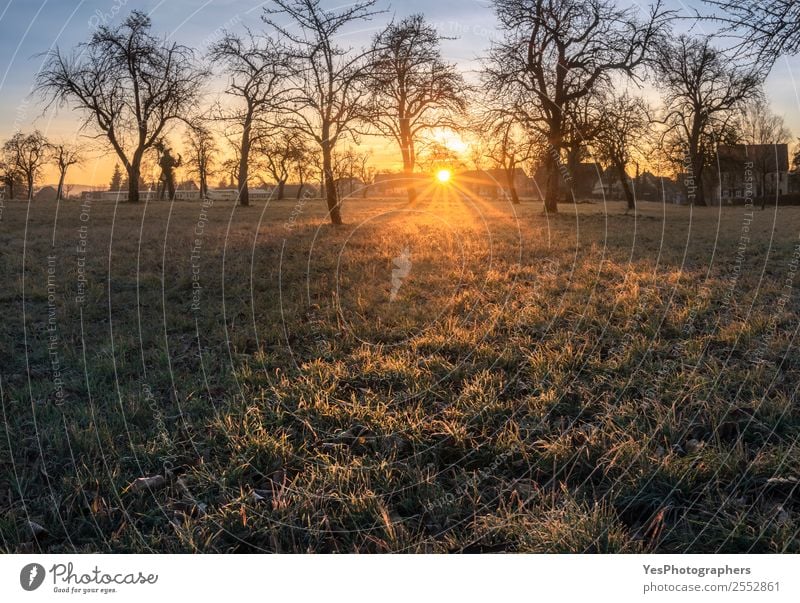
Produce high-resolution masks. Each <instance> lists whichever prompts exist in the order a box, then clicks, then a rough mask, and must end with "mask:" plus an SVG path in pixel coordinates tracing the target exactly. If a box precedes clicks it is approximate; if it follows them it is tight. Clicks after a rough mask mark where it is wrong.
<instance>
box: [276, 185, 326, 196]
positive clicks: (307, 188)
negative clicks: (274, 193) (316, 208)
mask: <svg viewBox="0 0 800 603" xmlns="http://www.w3.org/2000/svg"><path fill="white" fill-rule="evenodd" d="M318 196H319V189H318V188H317V187H315V186H311V185H310V184H303V185H302V186H300V185H299V184H286V185H284V187H283V198H284V199H300V198H301V197H306V198H309V199H310V198H312V197H318Z"/></svg>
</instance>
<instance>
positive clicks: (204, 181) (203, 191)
mask: <svg viewBox="0 0 800 603" xmlns="http://www.w3.org/2000/svg"><path fill="white" fill-rule="evenodd" d="M207 196H208V178H207V176H206V172H205V169H201V170H200V199H205V198H206V197H207Z"/></svg>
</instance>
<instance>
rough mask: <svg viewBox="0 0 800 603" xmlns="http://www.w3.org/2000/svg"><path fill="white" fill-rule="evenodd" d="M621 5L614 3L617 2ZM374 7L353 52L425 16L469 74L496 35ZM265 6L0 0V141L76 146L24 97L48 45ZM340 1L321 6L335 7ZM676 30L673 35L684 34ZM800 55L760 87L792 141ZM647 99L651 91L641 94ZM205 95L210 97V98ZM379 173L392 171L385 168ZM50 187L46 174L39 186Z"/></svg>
mask: <svg viewBox="0 0 800 603" xmlns="http://www.w3.org/2000/svg"><path fill="white" fill-rule="evenodd" d="M627 1H629V0H622V2H621V3H625V2H627ZM379 3H380V7H381V8H386V9H387V10H388V13H387V14H386V15H383V16H381V17H378V18H377V19H376V20H375V21H373V22H371V23H366V24H364V25H363V26H360V27H359V28H358V29H356V30H354V31H350V32H348V33H347V35H346V38H347V39H348V41H350V42H351V43H352V44H353V45H355V46H361V45H363V44H366V43H367V42H368V40H369V39H370V38H371V36H372V35H373V34H374V32H375V31H376V29H378V28H380V27H382V26H383V25H385V23H386V21H388V19H389V18H390V16H392V15H395V16H397V17H398V18H400V17H404V16H407V15H410V14H413V13H417V12H421V13H423V14H425V16H426V18H427V20H428V21H429V22H430V23H432V24H433V25H434V26H435V27H436V28H437V29H438V30H439V32H440V33H441V34H442V35H443V36H447V37H449V38H454V39H448V40H445V41H444V42H443V44H442V46H443V54H444V56H445V58H446V59H447V60H449V61H451V62H454V63H457V64H458V65H459V66H460V67H461V68H462V69H463V70H465V71H467V72H469V71H471V70H474V69H475V68H476V60H477V58H478V57H479V56H480V55H481V54H482V53H483V52H484V51H485V50H486V49H487V48H488V46H489V45H490V43H491V39H492V38H493V37H495V36H496V35H497V33H496V28H495V18H494V14H493V12H492V9H491V4H490V2H488V1H486V0H393V1H392V2H389V1H386V2H383V1H382V0H379ZM269 4H271V2H270V0H267V1H262V0H0V140H4V139H5V138H7V137H8V136H10V135H11V134H12V133H13V132H15V131H16V130H18V129H21V130H23V131H29V130H32V129H33V128H39V129H40V130H42V132H44V133H45V135H46V136H48V137H49V138H51V139H54V140H64V141H71V140H77V138H76V136H78V135H79V133H78V131H77V128H78V124H79V123H80V120H79V117H78V116H77V115H76V114H75V113H73V112H72V111H70V110H69V109H66V108H65V109H61V110H60V111H58V112H47V113H46V114H45V113H44V108H43V106H42V104H41V103H40V102H39V100H38V99H37V98H35V97H32V96H31V91H32V85H33V81H34V77H35V74H36V72H37V71H38V69H39V68H40V67H41V64H42V60H43V58H42V56H41V53H43V52H46V51H48V50H49V49H51V48H53V47H54V46H59V47H60V48H61V49H67V50H68V49H71V48H72V47H74V46H75V45H77V44H78V43H80V42H83V41H86V40H87V39H88V37H89V36H90V35H91V32H92V30H93V29H94V28H95V27H97V26H98V24H102V23H105V24H109V25H113V24H116V23H119V22H120V20H121V19H123V18H124V17H125V16H126V15H127V14H128V13H129V12H130V11H131V10H133V9H138V10H143V11H145V12H147V13H148V14H150V15H151V17H152V19H153V23H154V30H155V31H156V32H159V33H162V34H166V35H168V36H170V37H171V38H173V39H174V40H176V41H178V42H180V43H183V44H186V45H189V46H192V47H194V48H196V49H197V50H199V51H200V52H201V53H202V52H204V51H205V50H206V49H207V48H208V46H209V45H210V44H211V43H213V42H214V41H215V40H216V39H217V38H218V37H219V35H220V32H221V31H222V29H228V30H230V31H233V32H236V31H241V30H242V28H243V27H244V26H245V25H246V26H249V27H252V28H257V27H259V26H260V25H261V19H260V15H261V13H262V10H263V7H264V6H268V5H269ZM341 4H342V0H333V1H327V0H323V6H325V7H336V6H339V5H341ZM667 5H668V7H669V8H673V9H675V10H676V11H677V12H678V14H681V15H689V14H691V11H692V9H693V8H695V7H697V6H699V5H700V4H699V1H698V0H687V1H686V2H682V1H680V0H667ZM686 23H687V25H685V26H684V25H680V24H679V25H678V28H681V27H688V26H689V25H688V21H687V22H686ZM797 85H800V56H797V57H788V58H784V59H780V60H779V62H778V63H777V64H776V65H775V67H774V69H773V71H772V73H771V74H770V77H769V79H768V80H767V83H766V92H767V96H768V97H769V99H770V101H771V103H772V107H773V110H774V111H775V112H776V113H778V114H779V115H782V116H783V117H784V118H785V120H786V124H787V126H788V127H789V129H790V130H791V131H792V133H793V134H794V135H795V136H800V111H799V110H798V109H800V95H799V94H798V89H797ZM648 94H652V92H648ZM212 96H213V94H212ZM375 157H376V158H378V159H379V161H380V162H383V163H384V164H386V162H392V161H393V159H392V157H394V155H393V153H392V149H391V147H390V146H389V145H384V146H383V147H380V145H379V147H378V148H376V151H375ZM113 167H114V160H113V158H111V159H109V154H108V152H107V150H102V151H97V152H93V153H91V154H90V157H89V159H88V160H87V161H86V162H85V163H84V164H83V165H82V166H80V167H78V168H77V169H74V170H73V172H72V174H71V175H70V176H69V177H68V180H69V181H70V182H72V183H80V184H84V185H97V186H103V185H106V184H107V183H108V181H109V179H110V176H111V172H112V170H113ZM386 167H394V166H393V165H386ZM54 180H55V176H54V172H53V170H52V169H48V170H46V171H45V173H44V175H43V178H42V181H43V182H53V181H54Z"/></svg>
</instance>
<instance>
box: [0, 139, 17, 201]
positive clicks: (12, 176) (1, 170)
mask: <svg viewBox="0 0 800 603" xmlns="http://www.w3.org/2000/svg"><path fill="white" fill-rule="evenodd" d="M4 155H5V150H4ZM0 182H2V184H3V186H4V187H5V188H6V190H7V191H8V198H9V199H13V198H14V191H15V190H19V187H21V186H22V177H21V175H20V172H19V168H18V167H17V164H16V162H14V161H10V160H9V158H8V157H4V158H3V159H0Z"/></svg>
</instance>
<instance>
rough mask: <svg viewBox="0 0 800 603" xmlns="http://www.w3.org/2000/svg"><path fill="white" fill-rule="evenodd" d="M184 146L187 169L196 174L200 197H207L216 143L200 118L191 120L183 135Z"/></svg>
mask: <svg viewBox="0 0 800 603" xmlns="http://www.w3.org/2000/svg"><path fill="white" fill-rule="evenodd" d="M183 142H184V148H185V149H186V150H187V151H188V153H189V157H188V160H187V162H186V167H187V168H188V171H189V172H190V173H192V174H196V175H197V179H198V187H199V189H200V198H201V199H205V198H206V197H208V179H209V177H211V176H212V175H213V171H214V161H215V157H216V154H217V150H218V149H217V143H216V141H215V140H214V135H213V133H212V132H211V130H210V129H209V128H208V126H207V125H206V124H205V123H204V122H203V121H202V120H200V119H195V120H192V121H191V122H190V124H189V127H188V128H187V130H186V134H185V136H184V141H183Z"/></svg>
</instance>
